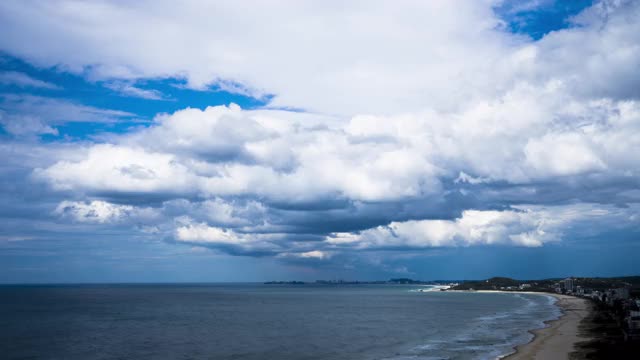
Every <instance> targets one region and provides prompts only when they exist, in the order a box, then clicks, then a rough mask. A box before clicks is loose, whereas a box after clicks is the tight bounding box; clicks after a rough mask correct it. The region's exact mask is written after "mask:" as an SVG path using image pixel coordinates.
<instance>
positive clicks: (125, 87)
mask: <svg viewBox="0 0 640 360" xmlns="http://www.w3.org/2000/svg"><path fill="white" fill-rule="evenodd" d="M104 86H105V87H106V88H108V89H111V90H113V91H115V92H117V93H119V94H121V95H123V96H129V97H136V98H141V99H147V100H167V98H166V97H165V96H164V95H163V94H162V93H161V92H160V91H158V90H149V89H141V88H139V87H136V86H134V85H133V84H130V83H127V82H122V81H113V82H107V83H105V84H104Z"/></svg>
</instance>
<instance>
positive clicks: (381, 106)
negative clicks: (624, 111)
mask: <svg viewBox="0 0 640 360" xmlns="http://www.w3.org/2000/svg"><path fill="white" fill-rule="evenodd" d="M495 5H496V3H495V2H493V1H459V2H446V3H439V2H438V3H431V2H427V3H425V2H420V1H415V2H405V3H403V4H402V6H395V7H393V8H392V9H391V8H390V7H389V6H388V4H387V3H386V2H384V1H370V2H367V4H366V6H361V5H355V4H354V5H349V6H343V5H342V4H341V5H340V6H333V5H328V4H323V5H302V4H299V3H296V2H281V3H278V4H254V3H252V4H251V6H247V4H243V3H242V2H234V3H233V4H223V3H216V4H208V5H203V4H202V3H201V2H196V1H189V2H185V3H183V4H181V6H180V7H179V8H176V6H175V4H173V3H172V2H157V1H153V2H149V3H145V2H143V3H138V4H135V5H132V4H125V3H122V2H115V1H105V2H100V3H83V4H82V5H80V4H78V3H75V2H68V1H54V2H9V3H5V4H3V5H2V7H1V8H0V16H1V19H2V21H0V24H2V25H1V27H0V29H1V30H2V31H3V32H4V33H15V34H23V35H21V36H20V37H13V36H6V37H3V38H2V40H0V48H2V49H5V50H6V51H7V52H9V53H10V54H13V55H15V56H19V57H21V58H25V59H28V60H29V61H31V62H32V63H34V64H38V65H44V66H54V65H62V67H63V68H64V69H67V70H68V71H72V72H76V73H88V74H89V76H90V77H91V78H94V79H105V80H110V79H121V80H136V79H146V78H158V77H183V78H185V79H186V80H187V82H188V84H189V86H190V87H193V88H200V89H202V88H205V87H207V86H208V85H214V86H218V87H221V88H224V89H227V90H229V87H228V86H226V84H230V83H231V84H240V87H241V88H242V89H243V90H242V92H243V93H251V94H252V95H253V96H256V97H259V96H261V94H273V95H274V97H273V99H272V100H271V105H272V106H277V107H294V108H303V109H307V110H310V111H317V112H324V113H332V114H335V113H340V114H346V115H354V114H358V113H374V114H395V113H398V112H403V111H407V112H414V111H422V110H425V109H437V110H451V109H459V108H460V107H461V106H466V105H468V104H470V103H473V102H476V101H483V100H486V99H492V98H497V97H500V96H501V95H503V94H504V93H505V92H506V91H509V89H511V88H512V87H513V86H514V84H516V83H530V84H534V85H541V84H544V83H547V82H549V81H553V80H557V81H560V82H562V83H564V84H566V86H567V87H569V88H570V89H571V91H573V92H575V93H576V94H579V95H581V96H585V97H593V96H595V97H600V96H614V97H615V98H616V99H621V98H626V99H629V98H637V96H638V94H637V91H635V90H634V89H637V88H638V87H639V86H638V85H640V78H639V77H638V75H635V71H634V69H637V67H638V65H639V64H638V58H639V57H638V49H637V46H636V44H637V42H638V35H637V34H639V33H640V31H639V30H640V29H639V26H640V25H638V22H637V21H634V19H635V18H636V17H637V15H638V11H640V10H639V9H640V6H638V3H637V2H634V1H615V2H614V1H603V2H602V3H597V4H596V5H595V6H593V7H592V8H589V9H587V10H585V11H584V12H583V13H582V14H580V15H579V16H577V17H576V18H575V20H574V22H575V23H576V24H577V25H579V26H575V27H572V28H569V29H564V30H561V31H556V32H552V33H550V34H548V35H547V36H545V37H544V38H542V39H541V40H540V41H538V42H533V41H532V40H531V39H529V38H527V37H524V36H521V35H516V34H512V33H509V32H507V31H505V29H504V27H503V26H501V24H503V20H502V19H500V18H499V17H498V15H497V14H496V13H495V11H494V6H495ZM149 8H153V11H149ZM212 16H213V18H215V21H214V22H213V23H212V22H211V17H212ZM16 19H20V20H19V21H18V20H16ZM25 19H27V20H25ZM239 24H241V25H239ZM238 29H242V30H238ZM327 29H331V31H327ZM291 44H296V46H291ZM416 44H420V46H417V45H416ZM133 49H135V50H133ZM461 84H464V86H462V85H461ZM246 89H252V90H246Z"/></svg>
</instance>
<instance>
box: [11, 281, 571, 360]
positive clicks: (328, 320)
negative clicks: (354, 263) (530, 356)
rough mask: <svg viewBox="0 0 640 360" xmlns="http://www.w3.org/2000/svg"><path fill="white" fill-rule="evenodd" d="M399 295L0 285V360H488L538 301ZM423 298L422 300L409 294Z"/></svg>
mask: <svg viewBox="0 0 640 360" xmlns="http://www.w3.org/2000/svg"><path fill="white" fill-rule="evenodd" d="M429 289H430V288H429V287H422V286H409V285H353V286H350V285H339V286H331V285H324V286H319V285H318V286H316V285H263V284H199V285H198V284H190V285H74V286H3V287H0V354H2V358H3V359H31V358H33V359H278V360H287V359H494V358H497V357H499V356H502V355H505V354H508V353H510V352H512V351H513V347H514V346H515V345H517V344H522V343H526V342H528V341H529V340H530V339H531V337H532V335H531V334H530V333H529V332H528V331H529V330H532V329H535V328H540V327H542V326H544V323H543V322H544V321H546V320H550V319H553V318H556V317H558V316H559V311H558V309H557V307H555V306H554V305H553V299H552V298H550V297H548V296H543V295H534V294H531V295H530V294H514V293H479V292H478V293H468V292H442V291H424V290H429ZM418 290H423V291H418Z"/></svg>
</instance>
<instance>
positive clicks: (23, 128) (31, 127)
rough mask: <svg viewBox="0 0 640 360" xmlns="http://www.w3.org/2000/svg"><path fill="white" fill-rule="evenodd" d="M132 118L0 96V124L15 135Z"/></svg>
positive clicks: (57, 101)
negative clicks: (73, 124) (77, 124)
mask: <svg viewBox="0 0 640 360" xmlns="http://www.w3.org/2000/svg"><path fill="white" fill-rule="evenodd" d="M124 119H126V120H132V119H135V115H134V114H132V113H128V112H126V111H119V110H110V109H100V108H96V107H92V106H86V105H81V104H76V103H74V102H71V101H68V100H61V99H55V98H48V97H41V96H33V95H15V94H0V125H2V127H3V128H4V129H5V130H6V131H7V132H9V133H10V134H13V135H17V136H29V135H41V134H54V135H57V134H58V131H57V129H56V128H55V126H57V125H61V124H65V123H70V122H93V123H116V122H119V121H122V120H124Z"/></svg>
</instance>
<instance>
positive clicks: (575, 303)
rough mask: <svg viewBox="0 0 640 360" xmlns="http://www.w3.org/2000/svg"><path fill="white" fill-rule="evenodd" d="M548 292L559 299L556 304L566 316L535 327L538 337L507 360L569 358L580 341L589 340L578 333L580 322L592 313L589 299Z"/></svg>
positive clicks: (517, 348) (559, 359)
mask: <svg viewBox="0 0 640 360" xmlns="http://www.w3.org/2000/svg"><path fill="white" fill-rule="evenodd" d="M548 295H551V296H554V297H555V298H556V299H558V302H557V303H556V305H558V306H559V307H560V308H561V309H562V312H563V315H562V316H561V317H560V318H559V319H557V320H553V321H551V322H549V323H548V326H547V327H545V328H543V329H537V330H534V331H533V334H534V335H535V338H534V339H533V340H532V341H531V342H529V343H527V344H524V345H520V346H518V347H516V352H515V353H513V354H511V355H509V356H507V357H505V359H510V360H518V359H545V360H556V359H557V360H561V359H569V354H570V353H571V352H573V351H575V350H576V349H575V345H576V343H578V342H580V341H585V340H587V339H586V338H584V337H581V336H580V335H579V332H578V325H579V324H580V322H581V321H582V319H584V318H585V317H586V316H588V315H589V311H590V308H589V304H588V302H587V300H585V299H580V298H577V297H573V296H566V295H558V294H548Z"/></svg>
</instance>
